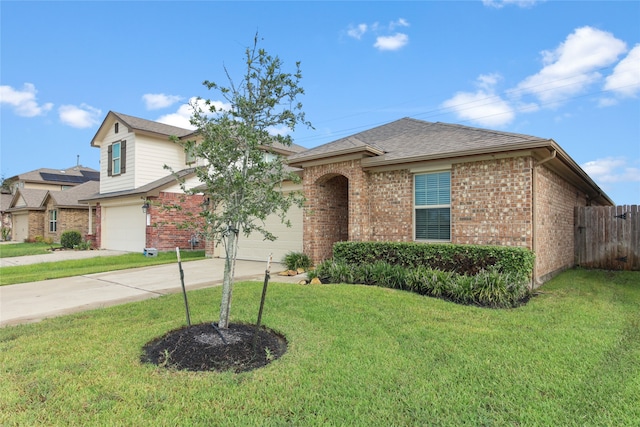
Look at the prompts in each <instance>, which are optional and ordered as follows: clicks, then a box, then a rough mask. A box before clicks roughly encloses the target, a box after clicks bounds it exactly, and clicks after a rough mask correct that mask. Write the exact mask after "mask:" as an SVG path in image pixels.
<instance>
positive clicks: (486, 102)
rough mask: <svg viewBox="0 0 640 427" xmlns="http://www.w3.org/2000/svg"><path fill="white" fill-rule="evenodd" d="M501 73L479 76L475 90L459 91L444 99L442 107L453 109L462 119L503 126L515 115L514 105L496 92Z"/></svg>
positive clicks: (485, 124)
mask: <svg viewBox="0 0 640 427" xmlns="http://www.w3.org/2000/svg"><path fill="white" fill-rule="evenodd" d="M501 78H502V77H501V76H500V75H499V74H484V75H481V76H479V77H478V79H477V82H476V86H477V87H478V89H477V90H476V91H475V92H458V93H456V94H455V95H454V96H453V97H452V98H450V99H448V100H446V101H444V102H443V103H442V107H443V108H446V109H451V110H453V112H454V113H455V114H456V115H457V116H458V118H460V119H462V120H470V121H472V122H474V123H477V124H479V125H482V126H503V125H506V124H507V123H509V122H511V121H512V120H513V118H514V117H515V112H514V110H513V107H512V106H511V105H510V104H509V102H508V101H506V100H504V99H502V97H501V96H500V95H497V94H496V92H495V86H496V85H497V83H498V82H499V80H501Z"/></svg>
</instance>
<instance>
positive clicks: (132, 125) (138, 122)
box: [91, 111, 306, 153]
mask: <svg viewBox="0 0 640 427" xmlns="http://www.w3.org/2000/svg"><path fill="white" fill-rule="evenodd" d="M113 121H118V122H119V123H122V124H123V125H125V126H126V127H127V128H128V129H129V132H141V133H146V134H152V135H155V136H160V137H166V138H169V137H170V136H177V137H178V138H180V139H185V138H191V137H193V138H195V137H196V133H197V131H195V130H194V129H185V128H181V127H177V126H171V125H167V124H164V123H160V122H155V121H153V120H147V119H141V118H139V117H134V116H129V115H127V114H122V113H116V112H114V111H109V113H108V114H107V116H106V117H105V119H104V120H103V121H102V124H101V125H100V128H99V129H98V131H97V132H96V134H95V136H94V137H93V139H92V140H91V146H92V147H95V146H97V145H96V142H97V141H99V140H102V139H103V138H104V136H103V135H104V134H105V133H106V132H107V128H108V127H109V126H111V123H112V122H113ZM273 148H275V149H276V150H277V151H283V152H286V153H298V152H301V151H304V150H306V148H304V147H302V146H301V145H297V144H291V145H290V146H285V145H283V144H280V143H279V142H276V143H274V144H273Z"/></svg>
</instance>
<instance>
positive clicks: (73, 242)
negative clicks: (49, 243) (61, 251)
mask: <svg viewBox="0 0 640 427" xmlns="http://www.w3.org/2000/svg"><path fill="white" fill-rule="evenodd" d="M81 242H82V235H81V234H80V232H79V231H73V230H69V231H65V232H64V233H62V236H61V237H60V244H61V245H62V247H63V248H67V249H73V248H75V247H76V246H78V245H79V244H80V243H81Z"/></svg>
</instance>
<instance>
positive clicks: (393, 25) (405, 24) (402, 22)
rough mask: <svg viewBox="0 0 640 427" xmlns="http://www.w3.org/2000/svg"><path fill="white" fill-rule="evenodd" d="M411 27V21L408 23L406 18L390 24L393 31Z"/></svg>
mask: <svg viewBox="0 0 640 427" xmlns="http://www.w3.org/2000/svg"><path fill="white" fill-rule="evenodd" d="M408 26H409V21H407V20H406V19H404V18H399V19H398V20H397V21H391V23H389V30H391V31H393V30H395V29H396V27H408Z"/></svg>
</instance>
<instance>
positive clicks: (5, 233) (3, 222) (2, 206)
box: [0, 193, 13, 241]
mask: <svg viewBox="0 0 640 427" xmlns="http://www.w3.org/2000/svg"><path fill="white" fill-rule="evenodd" d="M11 199H13V196H12V195H11V193H0V230H1V232H2V234H0V240H3V241H4V240H7V241H8V240H11V213H10V212H8V209H9V206H10V205H11Z"/></svg>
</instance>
